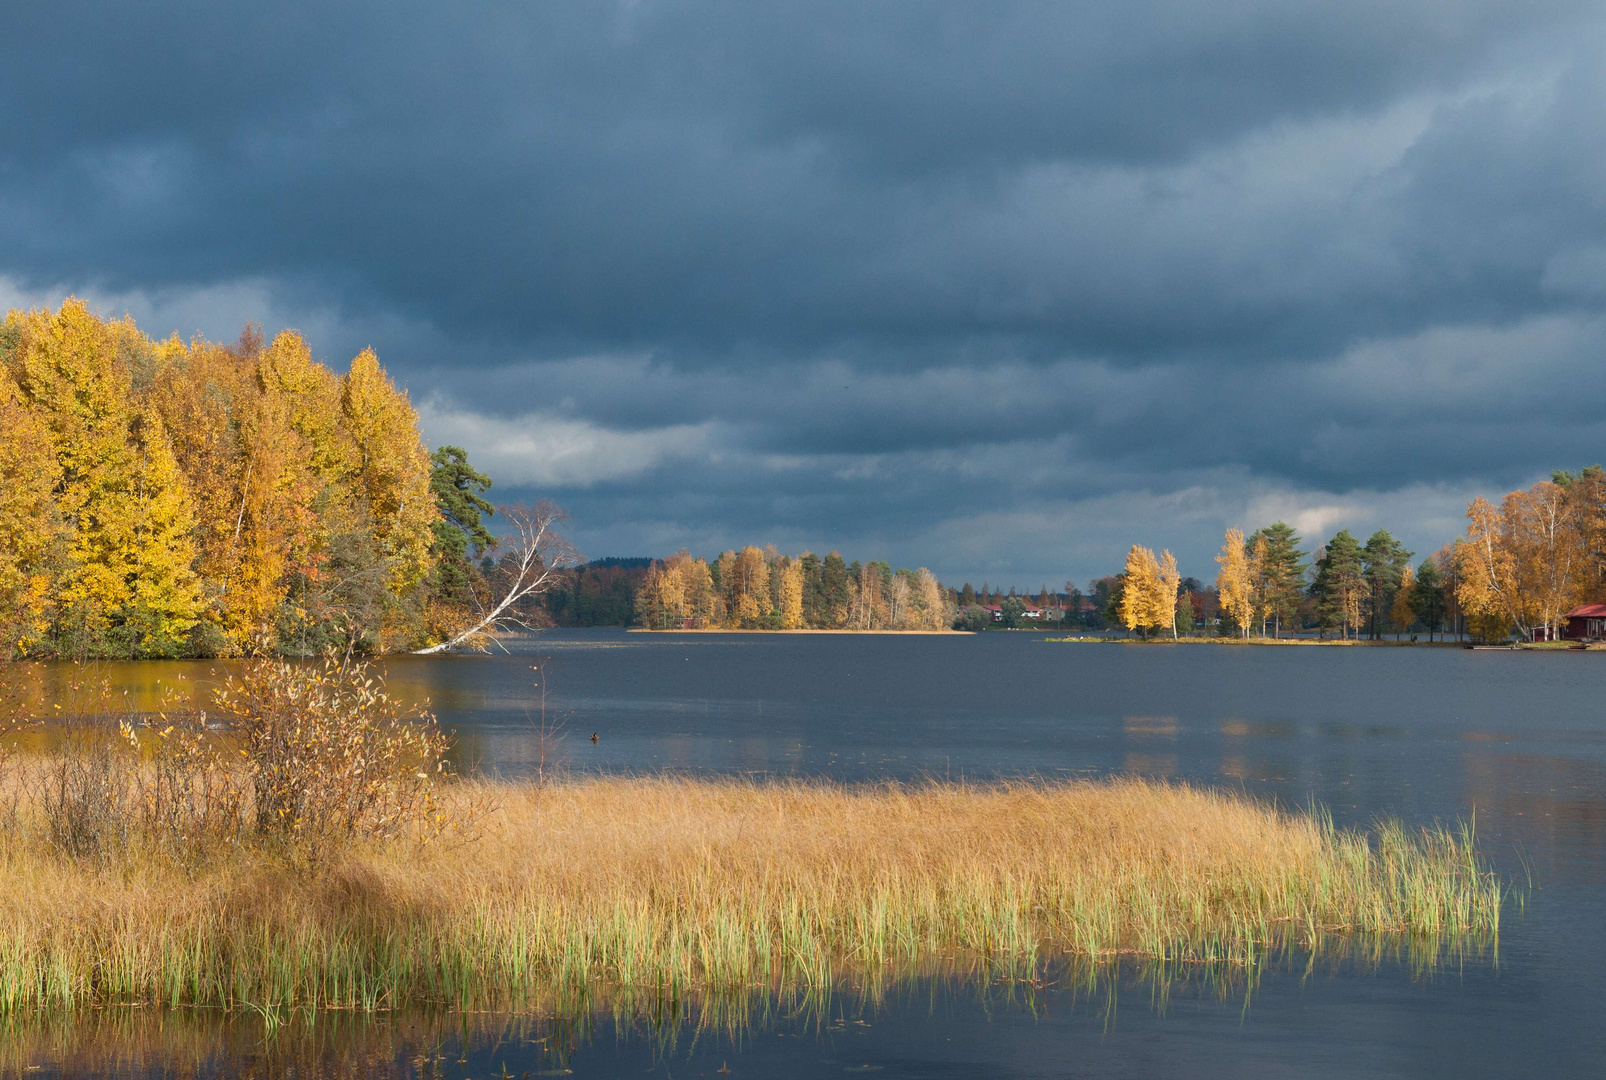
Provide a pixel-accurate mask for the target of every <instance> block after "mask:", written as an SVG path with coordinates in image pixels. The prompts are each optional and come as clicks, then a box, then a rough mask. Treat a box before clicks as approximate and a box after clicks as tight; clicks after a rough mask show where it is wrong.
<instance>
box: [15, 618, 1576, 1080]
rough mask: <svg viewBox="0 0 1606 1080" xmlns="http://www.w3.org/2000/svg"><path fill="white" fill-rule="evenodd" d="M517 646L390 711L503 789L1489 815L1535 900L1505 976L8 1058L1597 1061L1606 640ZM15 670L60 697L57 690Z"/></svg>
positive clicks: (1533, 1069) (1190, 985)
mask: <svg viewBox="0 0 1606 1080" xmlns="http://www.w3.org/2000/svg"><path fill="white" fill-rule="evenodd" d="M526 652H528V653H529V655H518V656H511V657H466V658H451V659H445V660H431V661H425V660H412V659H407V658H398V659H396V660H394V661H392V662H390V663H388V664H387V665H386V668H387V670H388V672H389V677H390V685H391V688H392V690H393V691H394V692H396V693H398V694H399V695H401V696H403V697H404V698H406V699H408V700H413V701H417V700H422V699H425V698H427V699H429V700H430V701H431V703H432V704H433V706H434V707H435V709H436V710H437V711H438V712H439V713H440V715H441V717H442V719H443V722H445V723H446V724H448V725H450V726H452V727H453V728H454V729H455V730H456V731H457V732H458V733H459V735H460V738H461V740H462V747H463V750H462V759H461V760H462V762H463V765H464V767H465V768H476V767H477V768H483V769H485V770H486V771H490V772H495V773H499V774H502V775H507V776H521V775H530V774H532V773H534V772H535V771H536V770H537V769H538V768H540V767H542V766H541V763H542V762H546V763H552V762H558V763H561V764H562V766H563V767H565V768H567V769H569V770H571V771H575V772H580V773H585V772H591V771H601V772H615V771H651V770H656V769H664V768H670V769H676V770H685V771H692V772H739V773H756V774H761V775H778V776H805V777H807V776H829V777H833V778H837V779H842V780H849V781H856V780H874V779H878V778H884V777H899V778H917V777H923V776H939V777H943V776H946V777H961V776H963V777H981V778H991V777H994V776H998V775H1033V776H1048V777H1062V776H1099V775H1106V774H1111V773H1120V772H1124V771H1126V772H1141V773H1144V774H1146V775H1151V776H1164V777H1167V778H1170V779H1173V780H1177V781H1184V782H1189V783H1200V784H1212V785H1215V784H1226V785H1229V786H1232V787H1234V788H1242V789H1244V790H1247V791H1249V792H1252V793H1254V794H1257V795H1260V796H1263V797H1266V798H1271V799H1275V800H1277V801H1278V802H1280V803H1281V804H1283V805H1286V806H1295V807H1298V806H1305V805H1307V804H1309V803H1311V802H1312V801H1315V802H1318V803H1320V804H1322V805H1324V806H1326V807H1328V808H1330V809H1331V811H1332V813H1333V815H1334V817H1335V819H1336V820H1337V821H1338V823H1339V824H1341V825H1360V826H1366V825H1368V824H1370V823H1372V822H1373V821H1375V820H1376V819H1377V818H1379V817H1385V816H1398V817H1400V818H1403V819H1404V820H1406V821H1407V822H1419V823H1429V822H1433V821H1452V820H1456V819H1469V818H1472V817H1474V816H1475V818H1476V823H1477V829H1478V835H1479V838H1480V842H1481V844H1482V846H1483V847H1484V850H1485V851H1486V852H1487V853H1489V854H1490V855H1491V856H1492V857H1493V858H1494V859H1495V860H1496V862H1497V865H1498V866H1499V867H1500V869H1501V870H1502V872H1503V873H1504V874H1505V876H1506V877H1507V878H1508V879H1509V880H1515V881H1516V882H1517V883H1518V884H1519V885H1521V884H1525V883H1526V882H1527V881H1528V880H1529V874H1530V872H1531V874H1532V878H1533V881H1534V882H1535V885H1536V887H1535V888H1534V889H1533V890H1532V891H1531V892H1530V893H1529V894H1528V896H1527V899H1526V904H1525V906H1524V908H1523V910H1522V912H1521V914H1520V915H1519V914H1518V913H1517V912H1515V911H1508V912H1507V917H1506V919H1505V920H1504V922H1503V924H1502V936H1501V940H1500V943H1499V949H1498V960H1497V959H1496V954H1495V952H1494V951H1493V950H1492V949H1490V950H1486V951H1478V950H1474V952H1473V953H1472V954H1471V955H1465V956H1461V955H1456V956H1438V954H1437V953H1435V954H1434V955H1435V956H1436V957H1437V962H1436V963H1427V962H1424V954H1423V952H1422V950H1421V949H1417V950H1416V951H1414V952H1413V951H1412V950H1411V948H1409V946H1408V945H1406V944H1404V943H1393V944H1388V943H1380V945H1381V946H1382V947H1381V948H1380V949H1379V950H1378V951H1376V953H1375V955H1363V956H1355V955H1351V956H1347V957H1344V958H1337V957H1336V956H1330V957H1328V958H1326V959H1324V960H1322V961H1319V962H1317V963H1316V964H1315V965H1314V966H1308V963H1309V961H1308V958H1306V959H1297V958H1288V957H1285V958H1281V959H1280V960H1279V961H1277V962H1276V963H1273V964H1269V965H1268V966H1267V967H1265V968H1264V969H1262V970H1260V971H1258V972H1257V973H1255V975H1254V977H1253V978H1252V979H1251V978H1249V976H1248V973H1243V974H1242V975H1241V976H1237V977H1235V976H1233V975H1232V973H1227V974H1225V975H1219V974H1218V975H1210V976H1204V975H1201V974H1200V973H1197V972H1173V973H1167V975H1166V977H1165V978H1164V979H1159V980H1157V979H1156V978H1155V973H1153V972H1149V973H1143V972H1133V971H1130V970H1126V971H1124V972H1123V974H1122V975H1121V977H1120V979H1119V980H1118V982H1117V983H1116V984H1115V985H1113V986H1112V984H1111V983H1110V982H1108V981H1107V982H1105V983H1104V984H1102V989H1099V990H1098V991H1096V992H1095V991H1093V990H1090V989H1089V987H1088V985H1087V984H1086V983H1085V982H1082V981H1078V979H1076V978H1074V977H1066V976H1063V975H1050V976H1048V977H1046V978H1043V979H1040V980H1039V982H1040V985H1033V984H1031V983H1027V984H1015V985H1013V986H1012V987H1006V986H1002V985H999V984H997V983H989V982H988V981H986V980H985V979H975V978H969V977H962V978H957V979H955V978H951V977H938V976H937V975H934V974H928V975H925V976H921V977H917V978H912V979H911V980H910V981H908V982H901V983H897V984H896V985H893V986H890V987H888V988H886V990H885V992H884V993H881V992H875V991H874V988H872V992H866V990H865V988H864V987H862V986H861V987H859V988H857V989H855V988H854V987H852V986H842V987H838V988H835V989H834V992H833V994H832V995H831V997H830V998H829V1000H828V1002H827V1003H826V1004H825V1005H823V1006H821V1005H818V1004H815V1005H811V1006H807V1007H805V1004H804V1003H801V1002H798V1001H792V1000H783V999H779V998H774V997H773V996H770V995H765V994H760V995H757V996H756V997H755V998H754V1000H753V1003H752V1005H751V1008H752V1009H753V1010H754V1012H753V1014H752V1015H753V1016H755V1017H756V1019H753V1020H751V1021H750V1022H749V1021H743V1022H742V1023H738V1024H732V1023H730V1022H729V1021H728V1020H727V1021H722V1022H721V1023H715V1022H713V1020H712V1019H711V1017H713V1016H716V1015H723V1016H729V1015H730V1014H729V1013H728V1012H727V1013H711V1012H706V1011H705V1006H702V1005H698V1004H696V1003H691V1002H673V1003H668V1004H666V1005H663V1006H662V1007H661V1012H660V1013H659V1014H651V1015H646V1014H643V1012H642V1011H641V1010H640V1009H636V1008H634V1007H632V1009H627V1010H624V1011H623V1012H616V1011H615V1010H614V1009H613V1008H612V1007H607V1008H597V1009H589V1008H588V1009H585V1010H581V1011H580V1012H578V1013H562V1012H561V1011H556V1012H554V1011H549V1012H548V1013H546V1014H545V1018H543V1017H542V1016H534V1017H525V1018H523V1019H519V1020H508V1019H506V1018H501V1019H490V1018H483V1019H482V1018H474V1017H469V1018H464V1017H443V1018H436V1019H419V1018H412V1019H395V1020H381V1019H377V1018H369V1019H366V1020H365V1019H360V1018H355V1017H345V1016H327V1015H326V1016H322V1017H318V1018H315V1019H308V1018H305V1017H298V1018H296V1019H295V1021H294V1024H301V1025H309V1026H308V1027H307V1029H306V1036H305V1039H299V1040H294V1041H295V1042H296V1044H297V1045H296V1046H295V1047H291V1044H290V1042H286V1041H284V1040H286V1039H287V1038H288V1036H287V1035H286V1034H285V1032H288V1031H290V1030H291V1027H289V1026H287V1027H286V1028H284V1029H282V1031H281V1034H280V1036H279V1038H280V1041H279V1042H277V1043H271V1042H265V1041H264V1032H263V1027H262V1023H261V1021H260V1020H259V1019H258V1020H246V1019H242V1018H239V1017H236V1018H235V1019H234V1020H231V1021H229V1022H227V1023H224V1022H222V1021H220V1020H218V1019H217V1018H216V1017H202V1016H193V1017H183V1016H165V1017H155V1016H148V1015H144V1014H138V1013H114V1012H111V1011H108V1012H106V1013H103V1014H96V1015H95V1016H94V1017H90V1018H87V1019H86V1020H84V1021H75V1022H73V1023H70V1024H69V1023H65V1022H57V1026H56V1027H55V1028H53V1029H48V1030H47V1028H48V1025H45V1026H43V1027H42V1026H40V1025H42V1024H43V1023H44V1022H42V1021H39V1022H33V1021H30V1022H28V1023H32V1024H34V1026H33V1027H32V1028H30V1027H28V1026H27V1025H26V1024H24V1023H23V1022H22V1021H18V1020H13V1021H12V1027H11V1028H10V1029H9V1033H8V1034H7V1035H5V1036H4V1037H3V1038H0V1046H3V1047H4V1051H5V1053H6V1054H7V1055H8V1056H6V1057H4V1058H3V1061H4V1065H3V1068H4V1069H5V1070H6V1071H8V1072H12V1073H18V1074H21V1073H22V1070H23V1069H25V1068H26V1067H27V1066H28V1065H33V1064H41V1063H43V1062H44V1058H45V1057H47V1056H48V1057H49V1058H50V1060H51V1061H54V1062H56V1064H55V1065H52V1066H50V1068H47V1069H44V1070H37V1071H34V1072H31V1073H27V1074H26V1075H30V1076H38V1075H49V1074H50V1070H51V1069H54V1070H55V1072H56V1073H57V1074H59V1075H82V1074H93V1073H96V1072H102V1073H105V1072H110V1071H112V1069H111V1068H110V1066H109V1064H108V1063H109V1062H111V1061H112V1060H113V1059H116V1060H118V1061H123V1062H125V1063H127V1065H128V1068H127V1069H126V1070H125V1071H126V1072H127V1073H128V1074H130V1075H134V1074H141V1071H142V1070H148V1068H149V1067H151V1063H153V1062H156V1061H157V1060H158V1058H160V1059H161V1060H162V1061H165V1062H167V1064H165V1065H162V1066H161V1067H162V1068H171V1069H172V1070H173V1071H172V1073H171V1074H172V1075H252V1076H269V1075H288V1074H290V1073H291V1072H296V1073H299V1074H300V1075H329V1076H334V1075H408V1076H430V1075H442V1076H444V1075H451V1076H478V1077H485V1076H496V1075H500V1069H501V1068H502V1066H503V1065H505V1066H506V1068H507V1070H508V1072H509V1073H510V1074H511V1075H515V1076H518V1075H523V1074H524V1073H526V1072H528V1073H529V1074H530V1075H537V1074H539V1073H541V1072H543V1071H545V1070H550V1069H572V1070H573V1072H574V1074H575V1075H577V1076H583V1075H597V1076H615V1075H625V1074H628V1073H643V1074H644V1073H646V1072H648V1071H649V1070H660V1071H663V1072H664V1073H665V1074H666V1075H674V1076H677V1077H680V1076H687V1075H697V1074H699V1073H701V1074H704V1075H709V1076H712V1075H718V1074H719V1070H720V1068H721V1067H722V1066H725V1067H728V1069H729V1073H728V1075H731V1076H738V1075H744V1074H746V1075H769V1076H804V1075H822V1076H824V1075H831V1076H840V1075H841V1074H842V1073H843V1072H845V1071H847V1070H849V1069H853V1070H859V1069H873V1068H880V1069H882V1070H884V1071H885V1072H886V1073H887V1074H888V1075H893V1074H898V1075H926V1076H943V1077H947V1076H959V1075H966V1076H968V1075H1021V1076H1044V1075H1063V1074H1065V1073H1068V1072H1069V1073H1073V1074H1079V1075H1095V1076H1117V1075H1121V1076H1125V1075H1133V1074H1136V1073H1148V1074H1153V1075H1190V1076H1204V1077H1215V1076H1220V1077H1234V1078H1240V1077H1259V1076H1268V1077H1270V1076H1278V1077H1281V1076H1288V1075H1303V1076H1332V1077H1340V1076H1342V1077H1351V1076H1464V1075H1556V1076H1566V1075H1589V1074H1590V1072H1591V1070H1592V1069H1593V1068H1595V1066H1596V1064H1597V1063H1598V1060H1599V1059H1600V1058H1601V1057H1602V1056H1603V1055H1606V888H1603V886H1606V716H1603V715H1602V714H1601V710H1600V708H1599V701H1600V696H1601V691H1602V689H1603V688H1606V666H1603V665H1606V660H1603V659H1602V657H1603V656H1606V654H1594V653H1591V654H1587V655H1578V656H1554V655H1546V654H1519V653H1510V654H1507V653H1470V652H1462V651H1460V650H1454V649H1433V650H1427V649H1421V650H1413V649H1366V648H1358V649H1357V648H1350V649H1204V648H1165V649H1161V648H1152V649H1150V648H1122V647H1115V646H1097V645H1068V646H1067V645H1060V646H1056V645H1050V644H1044V643H1042V642H1041V641H1038V640H1035V639H1034V638H1033V637H1032V636H1030V635H1024V634H994V635H981V636H978V637H975V638H969V637H953V638H930V637H927V638H918V639H900V638H851V637H828V636H822V637H794V638H764V637H759V636H754V635H749V636H744V637H732V638H721V637H719V636H717V635H696V636H686V637H675V636H672V635H666V636H647V637H643V636H628V635H624V634H608V633H595V634H578V633H577V634H553V635H546V636H544V637H543V638H542V639H541V641H540V643H539V646H538V648H533V649H527V650H526ZM536 665H539V668H540V676H539V677H540V679H541V681H542V682H543V684H544V688H545V689H546V691H547V693H548V697H547V702H546V704H547V712H546V720H547V725H546V727H545V728H543V727H542V723H541V720H542V717H541V712H540V701H539V698H538V697H537V696H536V693H535V686H534V683H535V679H536V677H537V674H536V672H534V671H532V668H533V667H535V666H536ZM102 670H103V671H105V672H106V673H107V675H108V676H110V677H113V678H114V679H115V680H116V681H117V684H118V685H119V686H122V687H126V688H127V689H128V691H129V694H130V700H131V701H133V702H134V703H135V704H137V705H138V706H139V707H140V708H146V709H149V708H154V707H155V703H156V702H157V701H158V700H159V699H160V695H161V692H162V689H163V687H164V686H170V685H172V684H173V683H175V682H180V681H181V682H182V685H183V686H184V687H185V689H186V692H189V693H192V694H194V695H195V697H194V699H193V700H197V701H200V700H204V694H205V692H206V690H207V688H208V687H209V686H210V685H213V684H215V683H216V682H217V681H219V680H220V679H221V678H222V677H223V676H224V675H225V674H226V673H227V672H228V671H229V670H230V665H228V664H217V663H198V664H189V665H178V664H171V665H164V664H138V665H103V666H102ZM26 675H27V679H28V680H32V685H33V690H32V691H31V692H32V693H33V694H34V698H35V700H36V701H40V702H48V700H49V698H50V696H51V695H52V694H55V693H58V692H59V691H60V688H61V686H62V685H63V679H65V678H66V676H65V675H64V674H63V672H62V671H61V670H59V669H53V668H51V667H50V666H49V665H33V666H29V667H27V669H26ZM179 675H183V676H184V678H183V680H178V678H177V677H178V676H179ZM592 732H596V733H597V735H598V741H597V743H596V744H592V743H591V741H590V735H591V733H592ZM1173 976H1174V977H1173ZM1235 979H1236V981H1235ZM878 993H879V996H878ZM738 1012H740V1013H741V1015H743V1016H746V1015H747V1013H745V1012H741V1010H738ZM564 1017H567V1019H564ZM653 1017H656V1019H653ZM666 1017H667V1018H669V1019H667V1020H666V1019H665V1018H666ZM80 1023H85V1024H88V1025H89V1026H88V1027H80V1026H79V1024H80ZM133 1023H137V1024H138V1025H142V1026H141V1027H140V1028H139V1030H138V1031H134V1030H132V1029H128V1028H117V1027H116V1026H115V1025H116V1024H133ZM253 1024H254V1025H255V1026H254V1027H253V1026H252V1025H253ZM19 1025H21V1026H19ZM520 1025H523V1026H520ZM543 1025H545V1026H543ZM565 1025H567V1026H565ZM292 1026H293V1025H292ZM314 1029H316V1031H317V1032H318V1033H317V1034H314ZM50 1031H54V1034H53V1035H52V1034H50V1033H49V1032H50ZM541 1038H546V1039H547V1040H548V1042H546V1043H539V1042H538V1040H539V1039H541ZM52 1039H54V1040H55V1041H54V1042H52V1041H51V1040H52ZM304 1043H305V1044H308V1045H310V1049H309V1048H307V1046H306V1045H302V1044H304ZM560 1047H562V1048H565V1049H563V1051H562V1053H557V1052H556V1051H557V1049H558V1048H560ZM79 1049H82V1050H83V1056H82V1057H81V1058H79V1059H77V1064H76V1065H69V1064H64V1063H65V1062H67V1061H68V1059H69V1058H70V1057H71V1055H72V1054H73V1053H74V1052H75V1051H77V1050H79ZM23 1051H26V1053H24V1052H23ZM46 1051H49V1054H46V1053H45V1052H46ZM117 1053H124V1055H125V1056H124V1057H123V1058H117V1057H116V1054H117ZM29 1054H37V1055H43V1056H35V1057H33V1058H28V1055H29ZM161 1055H167V1056H166V1057H162V1056H161ZM274 1055H280V1056H278V1057H275V1056H274ZM432 1055H433V1056H432ZM454 1055H455V1056H454ZM565 1055H567V1056H565ZM25 1059H27V1060H25ZM320 1063H321V1064H320ZM121 1067H122V1066H119V1068H121ZM318 1069H322V1070H323V1071H322V1072H318V1071H316V1070H318ZM375 1070H377V1071H375ZM384 1070H390V1071H389V1072H386V1071H384ZM147 1074H148V1073H147Z"/></svg>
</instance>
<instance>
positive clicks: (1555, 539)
mask: <svg viewBox="0 0 1606 1080" xmlns="http://www.w3.org/2000/svg"><path fill="white" fill-rule="evenodd" d="M1579 512H1580V511H1579V506H1578V503H1577V502H1576V501H1574V500H1573V499H1570V498H1569V497H1568V492H1567V490H1566V488H1565V487H1563V486H1562V485H1560V484H1556V483H1554V482H1553V481H1548V480H1545V481H1540V482H1539V483H1537V484H1535V485H1534V486H1533V487H1531V488H1529V489H1528V490H1527V491H1513V492H1511V493H1510V494H1508V495H1507V496H1506V497H1505V498H1504V499H1503V500H1501V503H1500V505H1499V506H1498V507H1496V506H1493V505H1491V504H1490V503H1489V502H1488V501H1487V500H1486V499H1483V498H1482V497H1479V498H1476V499H1474V500H1472V504H1471V505H1470V506H1468V507H1467V533H1466V536H1465V537H1464V538H1463V539H1462V540H1460V541H1458V542H1457V544H1456V546H1455V563H1456V569H1457V571H1458V572H1459V574H1460V578H1461V580H1460V582H1459V584H1458V585H1457V588H1456V599H1457V600H1458V601H1459V602H1460V604H1461V607H1462V608H1463V609H1464V610H1465V611H1466V613H1467V615H1468V617H1469V618H1471V619H1472V620H1474V621H1475V622H1476V623H1477V624H1478V627H1479V636H1481V637H1484V638H1486V639H1499V638H1500V637H1502V636H1503V634H1502V632H1501V630H1500V627H1501V625H1502V624H1503V625H1504V626H1506V627H1512V626H1514V627H1516V629H1517V630H1518V632H1519V633H1521V634H1522V636H1523V637H1525V638H1532V637H1534V636H1535V634H1534V632H1535V630H1536V629H1545V630H1547V631H1549V632H1550V633H1551V634H1554V633H1555V632H1557V631H1559V629H1560V627H1561V619H1562V616H1563V615H1564V614H1566V612H1567V611H1568V610H1569V609H1571V608H1572V607H1574V606H1575V605H1576V604H1577V603H1578V602H1579V600H1580V599H1581V598H1583V597H1584V596H1585V595H1586V590H1587V588H1588V586H1589V582H1590V578H1591V574H1590V571H1591V564H1590V559H1589V554H1588V549H1587V546H1586V537H1587V535H1588V534H1587V531H1586V530H1584V529H1582V528H1580V527H1579V525H1578V520H1577V518H1578V515H1579Z"/></svg>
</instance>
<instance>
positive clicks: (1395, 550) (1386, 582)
mask: <svg viewBox="0 0 1606 1080" xmlns="http://www.w3.org/2000/svg"><path fill="white" fill-rule="evenodd" d="M1412 554H1413V553H1412V552H1409V551H1407V550H1405V545H1403V544H1401V543H1400V542H1399V541H1398V540H1396V539H1394V537H1392V536H1390V535H1389V533H1388V530H1386V529H1379V530H1378V531H1377V532H1375V533H1373V534H1372V535H1371V536H1370V537H1369V538H1367V541H1366V546H1365V547H1364V548H1362V549H1361V573H1362V574H1363V575H1364V576H1365V577H1366V586H1367V590H1368V594H1369V595H1368V604H1367V611H1368V626H1369V629H1370V631H1371V637H1372V638H1373V640H1376V639H1377V638H1379V637H1381V636H1382V633H1383V623H1384V620H1385V619H1387V617H1388V613H1389V610H1390V609H1391V608H1392V606H1393V604H1394V593H1395V591H1396V590H1397V589H1399V587H1400V577H1401V575H1402V574H1403V573H1404V572H1405V568H1406V567H1407V566H1409V565H1410V559H1411V555H1412Z"/></svg>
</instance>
